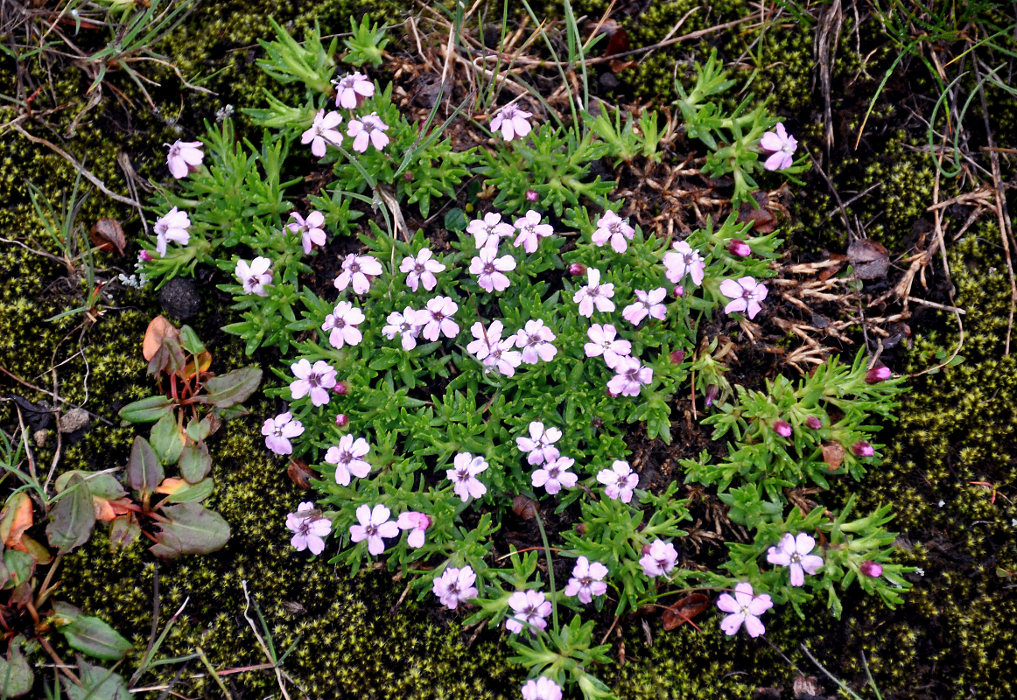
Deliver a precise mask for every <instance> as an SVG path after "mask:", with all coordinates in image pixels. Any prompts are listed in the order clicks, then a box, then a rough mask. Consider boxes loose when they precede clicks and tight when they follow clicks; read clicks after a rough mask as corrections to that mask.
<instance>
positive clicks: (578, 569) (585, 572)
mask: <svg viewBox="0 0 1017 700" xmlns="http://www.w3.org/2000/svg"><path fill="white" fill-rule="evenodd" d="M605 576H607V567H606V566H604V565H603V564H601V563H600V562H599V561H594V562H591V561H590V560H589V559H587V558H586V557H579V558H578V559H577V560H576V565H575V566H574V567H572V578H570V579H569V580H568V583H566V584H565V595H567V596H570V597H571V596H576V597H577V598H579V602H580V603H584V604H587V605H588V604H589V603H591V602H592V601H593V597H594V596H598V595H604V594H605V593H607V584H606V583H604V577H605Z"/></svg>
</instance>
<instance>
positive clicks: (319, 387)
mask: <svg viewBox="0 0 1017 700" xmlns="http://www.w3.org/2000/svg"><path fill="white" fill-rule="evenodd" d="M290 370H292V371H293V376H294V377H296V379H295V380H294V381H292V382H290V393H291V394H292V395H293V400H294V401H296V400H297V399H300V398H303V397H304V396H306V395H307V394H310V395H311V403H312V404H314V405H315V406H324V405H325V404H327V403H328V390H329V389H331V388H332V387H334V386H335V382H336V371H335V369H333V368H332V365H330V364H329V363H327V362H325V361H324V360H318V361H317V362H315V363H314V366H313V367H312V366H311V363H310V362H309V361H308V360H307V358H302V359H300V360H298V361H297V362H294V363H293V364H292V365H290Z"/></svg>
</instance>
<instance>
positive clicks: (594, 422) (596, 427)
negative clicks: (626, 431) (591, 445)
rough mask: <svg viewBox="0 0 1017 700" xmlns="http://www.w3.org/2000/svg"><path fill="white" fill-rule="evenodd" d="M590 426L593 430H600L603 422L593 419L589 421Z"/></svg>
mask: <svg viewBox="0 0 1017 700" xmlns="http://www.w3.org/2000/svg"><path fill="white" fill-rule="evenodd" d="M590 424H591V425H592V426H593V429H594V430H600V429H601V428H603V427H604V421H602V420H600V419H599V418H594V419H593V420H592V421H590Z"/></svg>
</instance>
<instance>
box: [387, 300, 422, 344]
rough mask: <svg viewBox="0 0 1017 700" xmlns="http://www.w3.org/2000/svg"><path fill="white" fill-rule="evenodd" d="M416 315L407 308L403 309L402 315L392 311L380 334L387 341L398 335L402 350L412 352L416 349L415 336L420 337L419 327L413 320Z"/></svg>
mask: <svg viewBox="0 0 1017 700" xmlns="http://www.w3.org/2000/svg"><path fill="white" fill-rule="evenodd" d="M416 315H417V312H416V311H415V310H414V309H411V308H410V307H409V306H407V307H406V308H405V309H403V312H402V313H399V312H398V311H393V312H392V313H390V314H389V315H388V318H387V319H385V323H386V325H385V327H384V328H382V329H381V334H382V335H383V336H385V337H386V338H388V339H389V340H392V339H393V338H395V337H396V336H397V335H398V336H399V342H400V343H402V346H403V350H412V349H413V348H415V347H417V336H418V335H420V326H418V325H416V324H415V323H414V320H413V319H414V318H416Z"/></svg>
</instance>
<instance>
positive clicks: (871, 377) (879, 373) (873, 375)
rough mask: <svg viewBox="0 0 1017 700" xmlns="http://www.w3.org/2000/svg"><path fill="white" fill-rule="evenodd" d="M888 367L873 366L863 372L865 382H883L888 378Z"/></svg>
mask: <svg viewBox="0 0 1017 700" xmlns="http://www.w3.org/2000/svg"><path fill="white" fill-rule="evenodd" d="M890 374H891V372H890V368H889V367H887V366H885V365H884V366H882V367H873V368H872V369H870V370H869V371H868V372H866V373H865V382H866V383H867V384H878V383H879V382H885V381H886V380H887V379H889V378H890Z"/></svg>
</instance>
